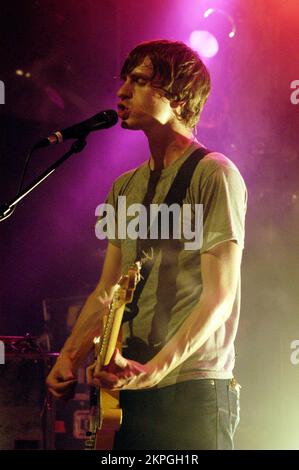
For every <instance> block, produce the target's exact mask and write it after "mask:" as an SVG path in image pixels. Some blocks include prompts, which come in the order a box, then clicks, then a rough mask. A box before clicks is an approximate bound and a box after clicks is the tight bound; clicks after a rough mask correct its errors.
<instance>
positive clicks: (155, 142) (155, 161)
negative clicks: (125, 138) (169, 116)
mask: <svg viewBox="0 0 299 470" xmlns="http://www.w3.org/2000/svg"><path fill="white" fill-rule="evenodd" d="M146 136H147V138H148V143H149V148H150V151H151V157H150V168H151V169H152V170H159V169H163V168H166V167H168V166H169V165H171V164H172V163H173V162H174V161H175V160H177V159H178V158H180V157H181V156H182V155H183V154H184V152H185V150H186V149H187V148H188V147H189V146H190V145H191V143H192V142H194V140H195V139H194V136H193V134H192V132H191V131H189V130H184V131H182V130H180V131H177V130H176V131H174V130H173V129H168V130H165V129H163V130H162V131H161V132H159V131H158V132H157V130H156V131H155V132H153V133H152V134H149V133H146Z"/></svg>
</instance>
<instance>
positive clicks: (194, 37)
mask: <svg viewBox="0 0 299 470" xmlns="http://www.w3.org/2000/svg"><path fill="white" fill-rule="evenodd" d="M189 42H190V46H191V47H192V49H194V50H195V51H197V52H198V53H199V55H200V56H201V57H206V58H211V57H214V56H215V55H216V54H217V52H218V51H219V44H218V41H217V39H216V38H215V36H214V35H213V34H212V33H210V32H209V31H192V33H191V34H190V37H189Z"/></svg>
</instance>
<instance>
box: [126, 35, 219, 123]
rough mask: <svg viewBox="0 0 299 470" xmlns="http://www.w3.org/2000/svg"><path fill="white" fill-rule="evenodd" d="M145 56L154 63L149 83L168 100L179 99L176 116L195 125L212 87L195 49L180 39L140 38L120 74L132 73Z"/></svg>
mask: <svg viewBox="0 0 299 470" xmlns="http://www.w3.org/2000/svg"><path fill="white" fill-rule="evenodd" d="M145 57H149V58H150V60H151V62H152V64H153V70H154V74H153V77H152V85H153V86H155V87H157V88H159V89H161V90H163V91H164V94H165V96H166V97H167V98H168V99H169V100H170V101H177V102H179V103H180V104H181V113H180V115H177V117H178V119H180V120H182V121H183V122H184V124H185V125H186V126H187V127H189V128H193V127H195V126H196V124H197V122H198V120H199V117H200V113H201V111H202V108H203V106H204V104H205V102H206V101H207V98H208V96H209V94H210V90H211V79H210V74H209V72H208V70H207V68H206V66H205V65H204V63H203V62H202V60H201V59H200V57H199V55H198V54H197V52H195V51H194V50H193V49H191V48H190V47H188V46H187V45H186V44H185V43H183V42H181V41H169V40H166V39H160V40H155V41H148V42H142V43H141V44H138V45H137V46H136V47H135V48H134V49H133V50H132V51H131V52H130V54H129V55H128V57H127V59H126V60H125V63H124V65H123V67H122V70H121V77H122V78H125V77H126V76H127V75H128V74H129V73H131V71H132V70H133V69H134V68H135V67H137V66H138V65H140V64H141V63H142V62H143V61H144V59H145Z"/></svg>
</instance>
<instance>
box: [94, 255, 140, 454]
mask: <svg viewBox="0 0 299 470" xmlns="http://www.w3.org/2000/svg"><path fill="white" fill-rule="evenodd" d="M140 269H141V263H140V262H136V263H134V265H132V266H131V267H130V268H129V270H128V273H127V274H126V275H125V276H122V278H121V279H120V281H119V284H118V286H117V288H116V290H115V293H114V295H113V299H112V302H111V306H110V310H109V313H108V315H107V316H105V317H104V318H103V328H102V331H103V333H102V336H101V337H100V338H95V340H94V343H95V356H96V365H97V367H99V368H100V369H101V368H103V367H106V366H108V365H109V363H110V360H111V358H112V356H113V353H114V351H115V348H118V349H119V351H121V344H122V338H121V336H122V335H121V324H122V319H123V314H124V309H125V305H126V303H130V302H131V301H132V298H133V295H134V291H135V288H136V284H137V282H138V281H139V279H140ZM121 422H122V410H121V408H120V405H119V392H117V391H110V390H105V389H101V388H100V389H99V390H98V391H97V392H96V393H94V394H93V399H92V404H91V411H90V427H89V431H88V432H87V433H86V435H87V438H86V441H85V449H86V450H92V449H93V450H111V449H113V444H114V438H115V433H116V431H118V430H119V428H120V426H121Z"/></svg>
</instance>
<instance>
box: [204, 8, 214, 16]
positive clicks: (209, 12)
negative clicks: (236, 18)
mask: <svg viewBox="0 0 299 470" xmlns="http://www.w3.org/2000/svg"><path fill="white" fill-rule="evenodd" d="M213 11H214V8H208V10H206V11H205V12H204V14H203V16H204V18H208V17H209V16H210V15H211V14H212V13H213Z"/></svg>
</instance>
